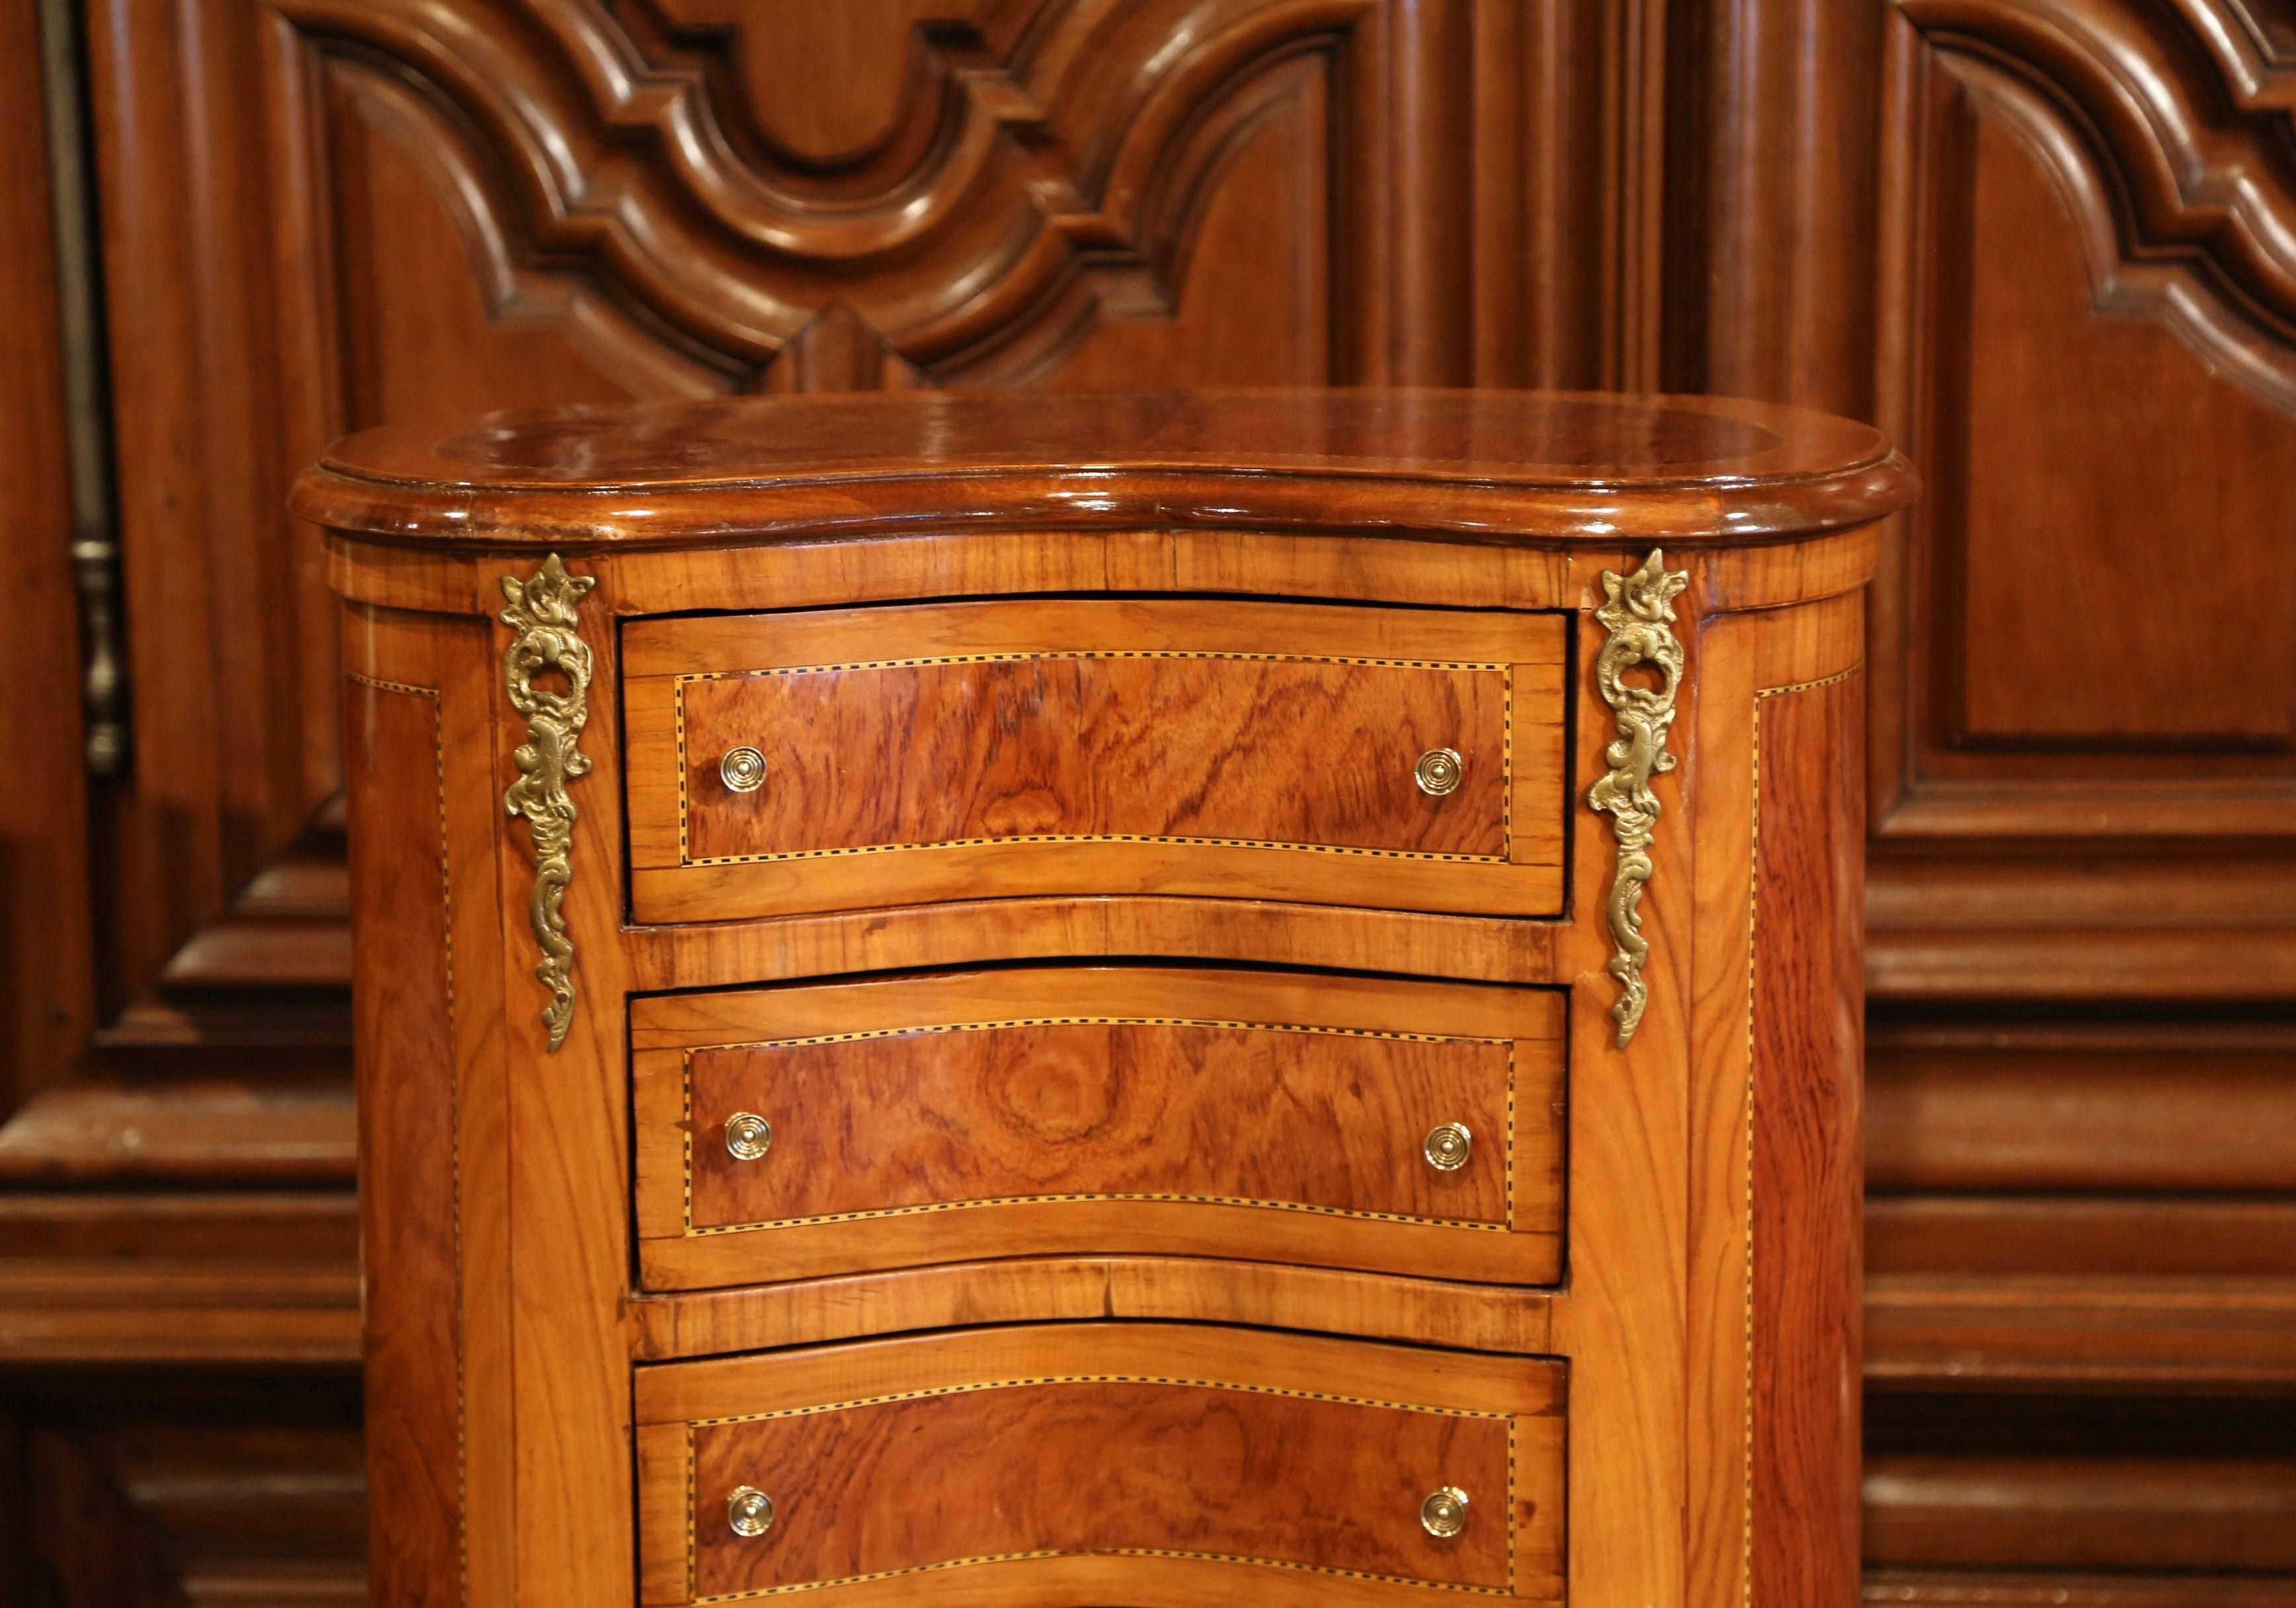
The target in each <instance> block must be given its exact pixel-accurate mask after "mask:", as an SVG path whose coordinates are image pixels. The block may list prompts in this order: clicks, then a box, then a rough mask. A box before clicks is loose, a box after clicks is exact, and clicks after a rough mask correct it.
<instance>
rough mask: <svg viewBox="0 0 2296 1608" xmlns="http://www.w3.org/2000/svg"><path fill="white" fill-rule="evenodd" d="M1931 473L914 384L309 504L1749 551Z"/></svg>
mask: <svg viewBox="0 0 2296 1608" xmlns="http://www.w3.org/2000/svg"><path fill="white" fill-rule="evenodd" d="M1914 491H1915V478H1914V476H1913V473H1912V472H1911V470H1910V469H1909V468H1908V467H1907V464H1906V463H1905V461H1904V460H1903V459H1902V458H1901V457H1899V456H1898V455H1897V454H1896V453H1894V452H1893V451H1891V450H1890V446H1889V443H1888V442H1887V441H1885V440H1884V439H1882V437H1881V435H1880V434H1878V433H1877V432H1876V431H1874V430H1872V429H1870V428H1868V427H1867V426H1866V425H1863V424H1857V423H1850V422H1849V421H1847V420H1843V419H1837V418H1833V417H1831V416H1829V415H1826V414H1817V413H1810V412H1806V411H1803V410H1800V409H1795V408H1785V407H1775V406H1767V405H1763V404H1757V403H1751V402H1740V401H1734V400H1728V399H1724V398H1704V397H1635V396H1622V395H1617V396H1614V395H1603V394H1596V393H1577V394H1563V393H1545V392H1530V391H1493V390H1231V391H1147V392H1131V393H1117V394H1109V395H1101V396H1064V395H1059V394H1054V393H1045V392H974V393H958V392H947V391H930V392H907V393H898V394H883V393H879V394H869V395H845V396H827V397H806V398H724V399H713V400H709V401H698V402H662V403H648V404H642V405H638V406H630V407H625V408H594V407H570V408H560V409H550V410H545V411H538V412H522V413H504V414H491V415H489V416H488V417H486V418H484V419H480V420H479V421H477V422H476V423H473V424H472V425H471V427H470V428H469V429H467V430H464V431H460V432H458V433H456V434H454V435H451V436H448V437H447V438H446V439H443V440H439V439H431V438H430V437H429V436H428V435H424V434H419V433H416V432H414V431H406V430H398V429H388V428H386V429H381V430H373V431H365V432H363V433H361V434H358V435H355V436H350V437H348V438H346V439H343V440H341V441H339V442H337V443H336V444H335V445H334V446H333V447H331V448H330V449H329V450H328V451H327V453H326V455H324V458H323V459H322V460H321V462H320V463H319V464H317V465H316V466H315V467H314V468H313V469H311V470H310V471H308V472H307V473H306V474H305V475H304V476H303V478H302V479H301V480H300V481H299V482H298V484H297V486H296V488H295V495H294V508H295V511H296V512H297V513H299V514H301V515H302V516H303V517H305V518H307V519H310V520H314V521H317V522H319V523H322V524H324V525H328V526H331V527H333V528H335V529H340V530H345V531H351V532H357V533H359V534H362V535H364V536H366V537H369V538H371V539H378V540H383V541H413V542H421V543H424V544H426V545H427V544H432V543H443V544H446V545H449V546H484V547H490V548H501V547H513V546H529V545H544V544H546V545H551V546H561V547H571V548H579V547H584V546H660V545H672V544H694V543H719V542H726V541H733V542H741V541H758V540H772V539H780V538H786V537H800V536H819V535H824V534H833V533H835V532H837V531H839V530H840V529H851V528H855V527H859V526H868V527H872V528H874V529H879V530H881V529H885V528H886V527H888V526H889V525H890V526H898V525H900V524H901V523H903V522H905V521H906V522H926V521H930V522H931V523H933V524H936V525H942V526H948V525H955V526H959V527H962V528H966V529H980V528H1015V527H1018V528H1030V527H1034V528H1042V529H1061V528H1064V527H1066V528H1084V527H1107V526H1111V525H1118V526H1145V527H1168V526H1178V525H1227V526H1240V527H1257V528H1312V529H1333V530H1358V531H1371V532H1385V533H1393V534H1398V535H1410V534H1429V533H1441V534H1445V535H1449V536H1454V537H1468V538H1470V539H1477V538H1480V539H1487V540H1492V541H1502V542H1525V541H1528V542H1534V543H1538V542H1550V541H1577V540H1601V541H1609V542H1615V541H1618V540H1620V539H1622V538H1623V539H1626V540H1629V541H1640V540H1644V539H1663V540H1666V541H1669V542H1673V543H1677V544H1696V543H1699V542H1729V543H1736V542H1750V541H1751V542H1759V541H1765V540H1775V539H1779V538H1781V537H1797V536H1806V535H1812V534H1817V533H1822V532H1825V531H1828V530H1834V529H1841V528H1843V527H1845V526H1849V525H1855V524H1859V523H1863V522H1865V521H1870V520H1873V519H1875V518H1878V517H1880V516H1881V515H1882V514H1884V513H1890V512H1891V511H1892V510H1894V509H1896V508H1898V507H1900V506H1902V505H1904V504H1905V503H1907V501H1909V500H1910V499H1911V497H1912V496H1913V494H1914Z"/></svg>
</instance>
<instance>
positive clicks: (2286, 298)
mask: <svg viewBox="0 0 2296 1608" xmlns="http://www.w3.org/2000/svg"><path fill="white" fill-rule="evenodd" d="M1899 10H1900V12H1902V14H1903V15H1904V16H1905V17H1906V18H1907V20H1908V21H1910V22H1912V23H1913V24H1914V26H1915V28H1916V29H1918V30H1919V31H1920V33H1921V35H1922V37H1923V41H1924V42H1925V43H1926V45H1928V47H1929V49H1930V50H1931V51H1934V52H1935V53H1937V55H1938V57H1939V65H1940V66H1941V67H1942V68H1943V70H1946V71H1948V72H1950V73H1952V74H1953V75H1955V76H1956V78H1960V79H1961V80H1962V82H1963V83H1964V85H1965V86H1967V90H1968V93H1969V94H1970V95H1971V96H1972V100H1974V101H1975V103H1977V107H1978V111H1979V115H1980V116H1981V117H1993V118H1998V119H2003V120H2005V121H2006V122H2008V123H2009V124H2011V125H2012V126H2013V127H2015V129H2016V130H2017V132H2018V133H2019V135H2021V136H2022V138H2023V139H2024V141H2025V142H2026V144H2027V145H2028V147H2029V148H2030V150H2031V151H2032V152H2033V153H2034V154H2035V155H2036V156H2037V157H2038V158H2039V159H2040V160H2042V161H2043V162H2044V163H2045V164H2046V166H2047V168H2049V170H2050V173H2051V176H2053V177H2054V179H2055V180H2056V182H2057V184H2058V185H2059V187H2060V189H2061V191H2062V193H2063V194H2064V196H2065V198H2066V200H2067V201H2069V202H2070V203H2071V206H2072V208H2073V210H2074V212H2075V214H2076V216H2077V217H2078V218H2079V230H2080V239H2081V245H2082V250H2083V255H2084V256H2085V258H2087V264H2088V269H2089V277H2090V282H2091V285H2092V290H2093V294H2094V296H2095V304H2096V308H2097V310H2098V311H2099V312H2100V313H2103V314H2107V315H2112V316H2126V317H2144V318H2153V319H2157V320H2159V321H2160V322H2161V323H2163V324H2167V325H2168V326H2169V328H2170V329H2172V330H2173V331H2175V332H2176V333H2177V337H2178V338H2179V339H2180V340H2184V341H2185V343H2186V344H2187V345H2189V346H2191V347H2192V348H2193V349H2194V352H2195V353H2197V354H2198V355H2199V356H2200V357H2202V360H2203V361H2205V362H2207V363H2208V364H2209V365H2210V366H2212V367H2215V368H2218V369H2219V370H2221V371H2222V372H2223V373H2226V374H2227V375H2229V376H2231V377H2232V378H2234V379H2235V380H2236V381H2238V382H2240V383H2241V384H2243V385H2246V386H2248V387H2249V388H2251V390H2254V391H2255V392H2256V393H2257V394H2258V395H2259V396H2260V397H2262V398H2265V399H2266V400H2267V401H2268V402H2270V403H2272V404H2273V405H2274V406H2277V407H2280V408H2282V409H2284V410H2285V411H2288V412H2292V413H2296V147H2292V146H2291V145H2290V144H2289V138H2290V135H2291V133H2292V128H2291V125H2290V123H2289V120H2288V108H2287V107H2286V106H2284V105H2278V104H2274V103H2273V101H2274V99H2275V97H2274V96H2273V95H2271V94H2261V95H2259V96H2257V97H2251V101H2250V103H2249V105H2248V106H2244V107H2234V108H2227V107H2226V105H2225V104H2224V103H2225V102H2226V100H2227V99H2228V98H2230V97H2228V96H2227V95H2226V84H2225V82H2224V77H2223V75H2224V72H2225V70H2226V67H2227V66H2228V65H2231V64H2230V63H2227V62H2226V61H2225V60H2224V59H2223V58H2222V57H2221V56H2220V55H2218V54H2213V53H2210V50H2209V49H2207V48H2206V45H2204V44H2203V41H2202V40H2201V39H2198V38H2195V37H2193V36H2192V35H2191V34H2189V33H2185V32H2182V31H2179V30H2178V29H2176V28H2175V27H2174V26H2173V25H2170V24H2169V23H2168V22H2167V21H2166V20H2165V19H2164V18H2163V17H2162V16H2161V11H2160V8H2159V7H2158V6H2157V5H2145V4H2139V3H2138V0H2107V3H2104V4H2098V3H2097V0H2079V3H2076V0H1899ZM2179 10H2181V11H2182V12H2184V14H2185V19H2186V20H2187V21H2191V20H2201V21H2207V22H2210V23H2211V24H2214V27H2213V28H2212V29H2210V36H2211V39H2229V38H2231V37H2244V38H2246V37H2252V36H2251V35H2249V34H2248V32H2247V31H2246V29H2236V28H2235V23H2236V22H2237V21H2239V20H2240V18H2241V17H2242V15H2243V12H2244V11H2245V8H2244V7H2243V6H2242V5H2240V4H2238V3H2237V0H2182V4H2181V5H2180V6H2179ZM2292 65H2296V64H2292V63H2289V62H2285V61H2284V62H2282V63H2281V64H2279V65H2278V66H2277V67H2276V68H2275V69H2273V70H2268V71H2267V73H2266V74H2265V76H2264V77H2263V78H2261V79H2260V80H2259V84H2260V86H2275V87H2276V86H2280V85H2282V84H2284V82H2285V81H2286V76H2287V74H2288V73H2289V71H2290V70H2291V66H2292ZM2235 70H2236V69H2235ZM2259 102H2261V103H2260V104H2259Z"/></svg>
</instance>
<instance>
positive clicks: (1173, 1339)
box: [639, 1325, 1562, 1602]
mask: <svg viewBox="0 0 2296 1608" xmlns="http://www.w3.org/2000/svg"><path fill="white" fill-rule="evenodd" d="M761 1366H762V1365H760V1364H758V1363H747V1364H737V1365H732V1366H720V1365H711V1364H689V1365H684V1366H679V1367H674V1368H668V1369H657V1370H652V1371H651V1372H649V1373H648V1374H644V1375H642V1378H641V1392H640V1394H641V1404H640V1409H639V1417H640V1423H641V1429H640V1437H641V1439H640V1461H641V1475H640V1498H639V1499H640V1506H641V1513H642V1519H641V1527H642V1534H643V1545H644V1559H645V1563H644V1577H643V1578H644V1593H643V1595H644V1598H645V1600H646V1601H648V1602H684V1601H688V1600H694V1601H709V1600H712V1599H715V1598H722V1597H726V1596H733V1595H736V1594H741V1593H748V1592H758V1591H771V1590H773V1589H775V1588H776V1587H792V1586H799V1585H823V1584H828V1583H832V1582H842V1583H849V1589H851V1588H854V1587H871V1588H873V1589H871V1590H866V1591H862V1590H855V1591H854V1596H853V1600H857V1601H858V1600H868V1599H875V1600H882V1601H886V1602H894V1601H928V1600H941V1599H942V1598H944V1597H945V1596H949V1595H951V1594H952V1593H955V1592H959V1591H963V1590H964V1589H965V1581H964V1576H965V1575H966V1573H967V1571H970V1570H972V1569H977V1568H980V1567H982V1566H984V1565H994V1564H996V1563H1038V1562H1051V1561H1053V1560H1054V1559H1059V1558H1066V1559H1070V1560H1078V1559H1084V1558H1089V1559H1091V1560H1093V1561H1094V1562H1095V1563H1097V1564H1098V1565H1099V1570H1098V1572H1099V1575H1100V1579H1101V1581H1102V1584H1101V1586H1100V1589H1101V1590H1102V1591H1103V1592H1104V1593H1108V1594H1111V1595H1110V1596H1108V1597H1103V1596H1092V1597H1083V1596H1078V1597H1076V1598H1073V1599H1069V1600H1074V1601H1078V1602H1085V1601H1093V1602H1098V1601H1103V1600H1114V1599H1123V1600H1131V1599H1130V1598H1129V1597H1128V1584H1127V1583H1126V1582H1128V1579H1129V1578H1130V1575H1131V1571H1132V1569H1133V1566H1134V1565H1135V1563H1136V1562H1144V1561H1146V1560H1149V1559H1152V1558H1169V1559H1175V1560H1183V1561H1189V1562H1194V1563H1216V1564H1220V1565H1225V1566H1226V1567H1227V1568H1228V1569H1230V1570H1233V1571H1245V1572H1246V1573H1247V1575H1249V1574H1251V1573H1252V1572H1258V1573H1259V1578H1261V1579H1264V1580H1265V1581H1266V1582H1267V1584H1266V1585H1265V1586H1264V1587H1261V1589H1264V1590H1266V1591H1267V1592H1268V1593H1269V1594H1270V1595H1269V1596H1268V1597H1267V1599H1266V1600H1269V1601H1283V1602H1290V1601H1308V1600H1320V1599H1316V1598H1314V1597H1313V1596H1312V1595H1311V1594H1312V1592H1313V1591H1315V1590H1316V1589H1318V1588H1322V1587H1324V1586H1326V1585H1327V1584H1328V1583H1332V1582H1336V1581H1341V1580H1352V1581H1354V1582H1355V1583H1356V1584H1357V1585H1358V1586H1368V1585H1392V1586H1393V1587H1397V1588H1398V1590H1400V1589H1406V1588H1415V1589H1418V1590H1422V1591H1423V1590H1424V1589H1425V1588H1426V1587H1430V1586H1433V1587H1451V1588H1453V1589H1458V1588H1467V1589H1471V1590H1474V1591H1475V1592H1476V1593H1477V1594H1478V1595H1484V1596H1499V1597H1501V1598H1503V1599H1505V1600H1510V1601H1521V1600H1526V1599H1531V1600H1537V1599H1541V1598H1544V1597H1547V1596H1551V1595H1552V1594H1553V1592H1554V1586H1555V1582H1554V1579H1553V1578H1552V1571H1553V1569H1554V1561H1555V1560H1554V1554H1553V1551H1552V1548H1553V1546H1554V1543H1555V1542H1556V1540H1557V1538H1558V1537H1557V1534H1556V1530H1557V1526H1558V1524H1559V1519H1560V1514H1559V1513H1558V1512H1556V1511H1555V1508H1556V1504H1557V1502H1558V1500H1559V1497H1560V1489H1559V1484H1558V1482H1557V1481H1558V1479H1559V1474H1560V1467H1559V1457H1560V1452H1561V1440H1560V1434H1559V1430H1560V1427H1561V1422H1562V1421H1561V1419H1560V1418H1559V1416H1556V1414H1558V1413H1559V1410H1560V1405H1561V1404H1560V1398H1559V1395H1558V1394H1557V1388H1558V1386H1559V1383H1560V1373H1559V1370H1558V1369H1557V1368H1556V1367H1555V1366H1554V1365H1553V1364H1551V1363H1542V1362H1536V1361H1529V1360H1513V1361H1506V1360H1501V1359H1496V1358H1494V1359H1487V1360H1483V1361H1480V1362H1478V1363H1476V1364H1474V1365H1472V1366H1467V1367H1464V1368H1463V1369H1460V1370H1457V1371H1456V1373H1455V1374H1453V1375H1452V1377H1450V1378H1448V1379H1445V1378H1443V1377H1442V1375H1443V1374H1445V1373H1447V1372H1448V1370H1446V1369H1444V1368H1442V1367H1441V1366H1439V1365H1438V1366H1429V1367H1427V1368H1426V1369H1425V1372H1426V1373H1428V1374H1430V1375H1432V1377H1430V1378H1428V1379H1426V1380H1424V1381H1422V1382H1419V1383H1418V1385H1417V1386H1416V1388H1414V1387H1413V1383H1412V1381H1411V1379H1410V1374H1411V1372H1412V1368H1413V1357H1412V1354H1411V1353H1409V1352H1399V1351H1395V1350H1391V1349H1390V1348H1382V1347H1374V1346H1365V1345H1361V1344H1350V1343H1346V1342H1337V1341H1318V1340H1310V1339H1306V1338H1304V1337H1290V1336H1281V1335H1269V1336H1255V1335H1252V1334H1251V1333H1247V1332H1244V1331H1238V1330H1221V1329H1203V1328H1196V1329H1182V1330H1173V1329H1168V1328H1161V1327H1159V1326H1157V1325H1080V1326H1046V1327H1037V1328H1033V1329H1023V1330H1018V1331H988V1332H981V1333H955V1334H948V1335H942V1336H935V1337H931V1338H927V1339H922V1340H916V1341H882V1342H876V1343H875V1344H873V1345H865V1346H859V1347H843V1348H835V1349H832V1350H825V1351H816V1352H800V1353H794V1354H791V1355H789V1356H788V1358H786V1362H785V1365H784V1366H778V1367H776V1369H775V1373H774V1374H773V1376H772V1378H771V1381H770V1382H766V1376H765V1375H764V1374H763V1373H762V1372H761ZM889 1369H890V1370H897V1372H895V1373H893V1374H890V1376H889V1373H888V1370H889ZM889 1377H894V1378H898V1380H899V1381H900V1382H901V1383H900V1384H899V1385H898V1388H895V1389H890V1390H888V1389H886V1388H885V1384H886V1382H888V1380H889ZM689 1380H690V1381H691V1382H690V1383H689V1382H688V1381H689ZM1398 1385H1400V1386H1404V1387H1405V1389H1404V1390H1403V1391H1402V1392H1401V1393H1397V1387H1398ZM665 1413H676V1414H683V1415H685V1416H684V1417H682V1418H664V1417H661V1416H660V1415H662V1414H665ZM742 1484H749V1485H752V1486H755V1487H757V1488H758V1489H767V1490H768V1494H769V1495H772V1496H773V1497H774V1501H775V1521H774V1523H773V1526H772V1528H771V1529H770V1530H768V1531H767V1533H766V1534H765V1535H763V1536H760V1537H755V1538H744V1537H741V1536H738V1535H735V1534H734V1533H733V1532H732V1531H731V1530H730V1529H729V1528H728V1527H727V1525H726V1522H725V1505H726V1494H727V1493H728V1492H730V1491H731V1490H732V1489H734V1487H736V1486H738V1485H742ZM1446 1485H1448V1486H1455V1487H1457V1488H1459V1489H1463V1490H1464V1491H1465V1492H1466V1493H1467V1494H1468V1497H1469V1509H1468V1521H1467V1524H1466V1527H1465V1529H1464V1531H1463V1532H1462V1533H1461V1534H1460V1535H1458V1536H1456V1538H1448V1539H1439V1538H1434V1537H1431V1536H1430V1535H1429V1534H1427V1533H1426V1531H1425V1530H1423V1528H1422V1526H1421V1524H1420V1522H1419V1507H1420V1504H1421V1502H1422V1501H1423V1499H1424V1498H1425V1497H1427V1496H1428V1495H1429V1494H1430V1493H1431V1492H1432V1491H1434V1490H1436V1489H1439V1488H1441V1487H1443V1486H1446ZM984 1496H987V1497H988V1499H986V1500H984V1499H983V1497H984ZM663 1527H666V1529H667V1533H664V1529H663ZM689 1593H690V1596H689V1595H688V1594H689Z"/></svg>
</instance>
